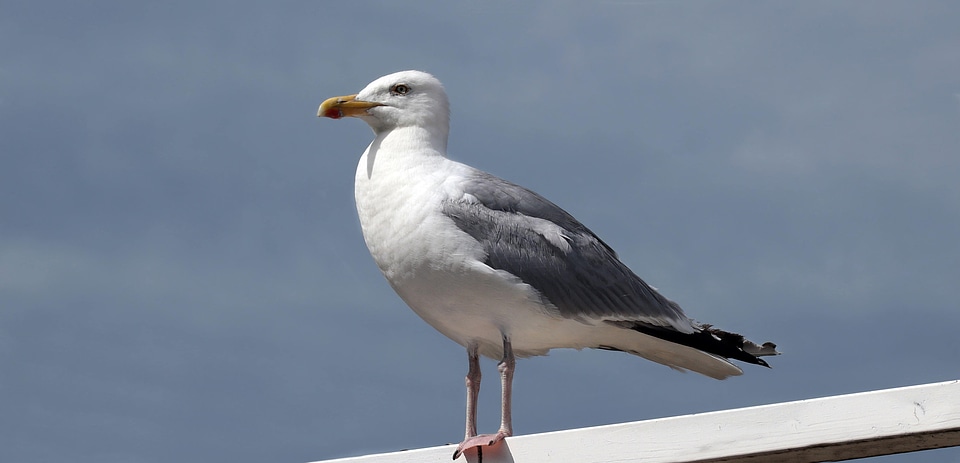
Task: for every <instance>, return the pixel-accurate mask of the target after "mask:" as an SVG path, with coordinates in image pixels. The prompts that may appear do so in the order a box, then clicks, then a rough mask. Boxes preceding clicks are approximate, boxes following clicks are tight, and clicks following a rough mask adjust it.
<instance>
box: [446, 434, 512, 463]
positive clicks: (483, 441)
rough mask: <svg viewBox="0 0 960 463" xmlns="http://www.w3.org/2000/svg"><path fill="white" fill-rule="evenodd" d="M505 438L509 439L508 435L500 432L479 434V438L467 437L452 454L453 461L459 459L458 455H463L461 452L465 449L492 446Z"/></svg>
mask: <svg viewBox="0 0 960 463" xmlns="http://www.w3.org/2000/svg"><path fill="white" fill-rule="evenodd" d="M506 437H510V433H508V432H506V431H500V432H498V433H496V434H480V435H479V436H473V437H468V438H466V439H465V440H464V441H463V442H461V443H460V445H458V446H457V450H456V451H454V452H453V459H454V460H456V459H457V458H460V455H463V452H464V451H465V450H467V449H472V448H474V447H483V446H484V445H487V446H490V445H494V444H496V443H497V442H500V441H502V440H503V439H504V438H506Z"/></svg>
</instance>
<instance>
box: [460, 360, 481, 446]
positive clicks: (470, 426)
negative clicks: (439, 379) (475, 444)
mask: <svg viewBox="0 0 960 463" xmlns="http://www.w3.org/2000/svg"><path fill="white" fill-rule="evenodd" d="M467 358H468V361H469V362H470V369H469V370H467V378H466V383H467V432H466V434H465V437H464V440H467V439H469V438H471V437H473V436H476V435H477V397H479V395H480V377H481V376H482V375H481V374H480V357H479V356H478V355H477V346H472V347H470V348H468V349H467Z"/></svg>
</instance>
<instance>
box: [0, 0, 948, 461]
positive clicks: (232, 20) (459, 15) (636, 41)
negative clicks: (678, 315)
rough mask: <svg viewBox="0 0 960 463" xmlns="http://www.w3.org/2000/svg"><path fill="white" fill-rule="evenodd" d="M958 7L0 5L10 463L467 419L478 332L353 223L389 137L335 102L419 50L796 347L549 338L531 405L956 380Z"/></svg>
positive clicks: (672, 289) (196, 455)
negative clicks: (554, 341) (655, 345)
mask: <svg viewBox="0 0 960 463" xmlns="http://www.w3.org/2000/svg"><path fill="white" fill-rule="evenodd" d="M958 20H960V4H958V3H957V2H950V1H942V2H927V1H865V0H863V1H854V0H851V1H843V2H837V1H816V0H814V1H805V2H755V1H746V0H730V1H717V2H706V1H700V0H689V1H682V0H677V1H609V2H591V3H590V4H589V5H575V4H571V3H555V2H524V3H523V4H521V5H519V6H518V5H514V4H512V3H506V2H492V3H491V2H487V3H484V4H482V5H481V4H460V3H451V2H433V3H427V2H419V3H409V4H399V3H394V2H387V1H383V2H344V3H342V4H341V3H332V2H322V1H299V2H287V3H269V4H267V3H254V2H226V1H224V2H207V1H201V2H197V1H190V2H180V1H171V2H150V3H143V2H120V1H116V2H111V1H91V2H3V3H2V4H0V56H2V59H0V460H2V461H4V462H16V463H40V462H49V461H58V460H63V461H76V462H101V463H109V462H124V463H137V462H170V461H178V462H211V461H231V462H237V463H246V462H250V463H253V462H263V461H271V462H289V463H301V462H307V461H313V460H321V459H328V458H335V457H342V456H350V455H359V454H365V453H371V452H382V451H392V450H398V449H402V448H416V447H426V446H435V445H441V444H445V443H448V442H456V441H458V440H459V439H460V438H461V437H462V425H463V423H462V421H463V401H464V392H463V374H464V373H465V372H466V355H465V353H464V352H463V349H462V348H460V347H459V346H457V345H456V344H454V343H453V342H451V341H449V340H447V339H446V338H444V337H443V336H442V335H440V334H438V333H436V332H435V331H433V330H432V329H431V328H430V327H429V326H427V325H426V324H425V323H423V322H422V321H420V320H419V319H418V318H417V317H416V316H415V315H414V314H413V313H412V312H411V311H410V310H409V309H407V308H406V307H405V306H404V304H403V303H402V302H401V301H400V300H399V298H397V297H396V296H395V295H394V294H393V292H392V290H391V289H390V288H389V287H388V285H387V284H386V282H385V281H384V279H383V278H382V276H381V275H380V274H379V271H378V270H377V268H376V266H375V265H374V264H373V262H372V259H371V258H370V257H369V255H368V254H367V251H366V248H365V246H364V244H363V240H362V238H361V235H360V229H359V225H358V222H357V219H356V214H355V211H354V208H353V196H352V195H353V186H352V179H353V172H354V168H355V165H356V161H357V158H358V157H359V155H360V153H361V152H362V150H363V148H364V147H365V146H366V144H367V143H368V142H369V141H370V139H371V137H372V134H371V132H370V131H369V129H368V128H367V126H366V125H365V124H363V123H362V122H361V121H358V120H346V121H331V120H318V119H317V118H316V117H315V114H316V107H317V105H318V104H319V103H320V102H321V101H322V100H323V99H325V98H327V97H330V96H335V95H343V94H348V93H355V92H356V91H358V90H360V89H361V88H363V86H365V85H366V84H367V83H368V82H369V81H371V80H373V79H375V78H376V77H379V76H381V75H384V74H387V73H390V72H394V71H398V70H403V69H422V70H425V71H429V72H431V73H433V74H435V75H436V76H438V77H439V78H440V79H441V80H442V81H443V82H444V83H445V85H446V87H447V90H448V93H449V94H450V96H451V101H452V111H453V118H452V134H451V139H450V152H451V155H452V157H454V158H455V159H458V160H461V161H464V162H467V163H470V164H472V165H475V166H477V167H480V168H482V169H484V170H488V171H490V172H493V173H495V174H497V175H500V176H502V177H505V178H507V179H510V180H513V181H515V182H518V183H521V184H523V185H526V186H528V187H530V188H532V189H534V190H536V191H538V192H540V193H541V194H543V195H545V196H547V197H549V198H551V199H552V200H553V201H554V202H556V203H558V204H560V205H561V206H562V207H564V208H566V209H567V210H568V211H570V212H571V213H572V214H574V215H575V216H577V217H578V218H580V219H581V220H582V221H583V222H584V223H586V224H587V225H588V226H589V227H591V228H592V229H593V230H594V231H595V232H596V233H597V234H599V235H600V236H601V237H603V238H604V240H605V241H607V242H608V243H609V244H610V245H612V246H613V247H614V248H615V249H617V250H618V252H619V253H620V255H621V258H622V259H623V260H624V261H625V262H626V263H627V264H628V265H630V266H631V267H632V268H633V269H634V270H635V271H636V272H637V273H638V274H639V275H641V276H642V277H644V278H645V279H646V280H647V281H648V282H650V283H651V284H653V285H655V286H657V287H659V288H660V289H661V290H662V291H663V292H664V293H665V294H666V295H667V296H668V297H671V298H672V299H674V300H676V301H678V302H679V303H680V304H681V305H682V306H683V307H684V308H685V309H686V310H687V312H688V313H689V314H690V315H691V316H693V317H694V318H697V319H698V320H701V321H704V322H710V323H713V324H716V325H718V326H720V327H722V328H725V329H730V330H734V331H738V332H741V333H744V334H746V335H748V336H749V337H751V338H752V339H754V340H756V341H765V340H771V341H775V342H777V343H778V344H779V345H780V347H781V350H782V351H783V352H784V353H785V355H783V356H781V357H778V358H775V359H773V360H772V361H771V363H772V364H773V366H774V368H773V369H772V370H766V369H762V368H751V367H749V366H748V368H746V374H745V375H744V376H743V377H739V378H733V379H731V380H728V381H725V382H718V381H714V380H710V379H708V378H705V377H699V376H696V375H693V374H680V373H675V372H672V371H670V370H669V369H667V368H665V367H662V366H659V365H656V364H652V363H650V362H646V361H644V360H641V359H638V358H635V357H632V356H628V355H625V354H617V353H609V352H597V351H583V352H576V351H557V352H555V353H553V354H552V355H551V356H549V357H542V358H537V359H533V360H524V361H521V362H519V365H518V368H517V375H516V387H515V410H514V416H515V418H514V425H515V429H516V431H517V432H518V433H519V434H531V433H537V432H545V431H553V430H560V429H569V428H577V427H583V426H591V425H600V424H609V423H617V422H624V421H634V420H642V419H650V418H656V417H663V416H673V415H680V414H687V413H695V412H702V411H711V410H722V409H729V408H735V407H742V406H750V405H759V404H768V403H776V402H782V401H789V400H797V399H804V398H811V397H819V396H826V395H834V394H842V393H850V392H858V391H866V390H874V389H882V388H889V387H897V386H906V385H913V384H922V383H929V382H936V381H943V380H950V379H957V378H958V377H960V373H958V369H957V365H958V362H957V358H958V354H960V340H958V336H957V335H956V327H957V326H958V325H960V310H958V302H957V301H958V297H960V285H958V282H960V245H958V237H960V77H958V76H960V28H957V24H958ZM483 366H484V371H485V372H486V378H487V381H486V382H485V383H484V389H483V393H482V394H481V403H480V427H481V431H492V430H494V429H496V426H497V423H498V420H499V416H498V415H499V409H498V405H497V403H498V394H499V386H498V384H497V381H496V380H495V379H494V378H495V377H496V374H495V371H496V370H495V368H494V362H493V361H486V362H485V363H484V364H483ZM872 461H873V460H872ZM875 461H883V462H907V461H909V462H945V461H948V462H949V461H952V462H960V449H947V450H941V451H931V452H925V453H919V454H912V455H907V456H894V457H885V458H877V459H876V460H875Z"/></svg>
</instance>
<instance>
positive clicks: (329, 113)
mask: <svg viewBox="0 0 960 463" xmlns="http://www.w3.org/2000/svg"><path fill="white" fill-rule="evenodd" d="M323 117H329V118H330V119H340V118H341V117H343V113H342V112H341V111H340V110H339V109H337V108H330V109H328V110H326V111H324V112H323Z"/></svg>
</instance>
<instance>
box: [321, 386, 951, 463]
mask: <svg viewBox="0 0 960 463" xmlns="http://www.w3.org/2000/svg"><path fill="white" fill-rule="evenodd" d="M958 445H960V381H956V380H955V381H947V382H942V383H933V384H924V385H919V386H909V387H902V388H896V389H886V390H880V391H870V392H861V393H857V394H848V395H840V396H833V397H824V398H818V399H809V400H800V401H796V402H786V403H780V404H772V405H763V406H758V407H749V408H741V409H736V410H726V411H718V412H710V413H700V414H695V415H686V416H678V417H671V418H661V419H656V420H649V421H638V422H633V423H623V424H614V425H608V426H597V427H592V428H582V429H572V430H567V431H557V432H548V433H543V434H532V435H526V436H516V437H510V438H507V440H506V441H505V442H504V443H501V444H498V445H496V446H493V447H484V448H483V452H482V460H481V455H478V453H477V451H476V450H471V451H468V452H467V454H466V455H465V456H462V457H460V459H459V460H458V461H460V462H463V461H468V462H471V463H474V462H478V463H479V462H481V461H482V462H485V463H525V462H551V463H591V462H596V463H600V462H611V461H615V462H618V463H627V462H637V463H640V462H642V463H668V462H669V463H693V462H697V463H708V462H709V463H719V462H725V463H733V462H736V463H748V462H749V463H759V462H770V461H777V462H786V463H807V462H821V461H841V460H850V459H855V458H865V457H872V456H879V455H889V454H893V453H903V452H913V451H919V450H927V449H936V448H943V447H952V446H958ZM454 448H455V446H454V445H452V444H451V445H445V446H440V447H433V448H427V449H418V450H407V451H401V452H393V453H385V454H379V455H367V456H361V457H354V458H344V459H338V460H327V461H326V462H317V463H373V462H377V463H400V462H403V463H407V462H418V463H431V462H436V463H439V462H444V463H447V462H450V461H451V456H452V455H453V450H454Z"/></svg>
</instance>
